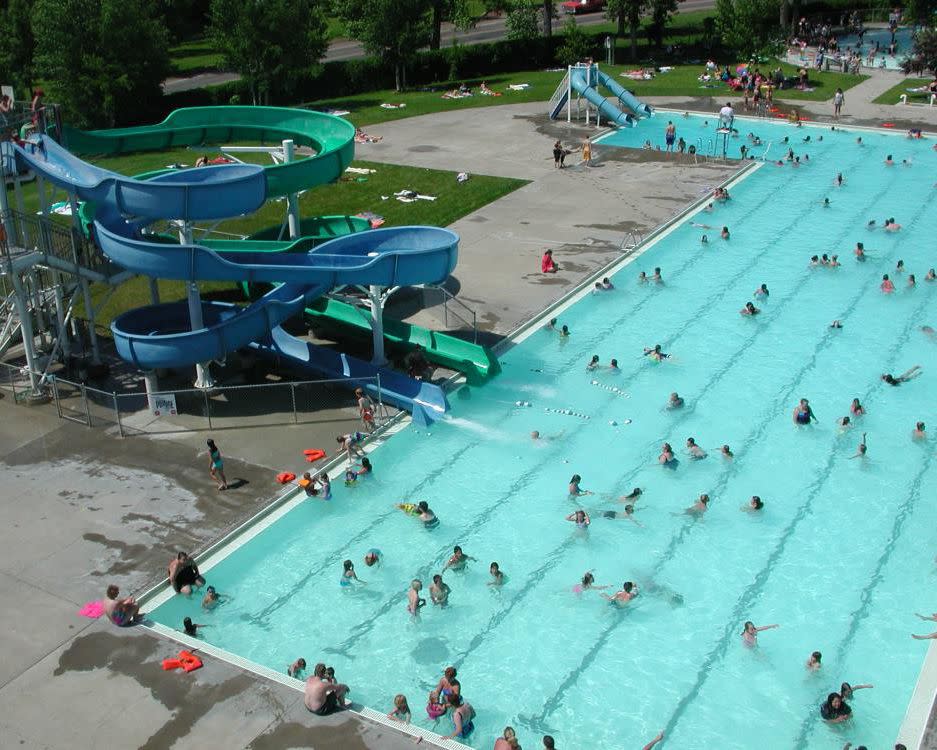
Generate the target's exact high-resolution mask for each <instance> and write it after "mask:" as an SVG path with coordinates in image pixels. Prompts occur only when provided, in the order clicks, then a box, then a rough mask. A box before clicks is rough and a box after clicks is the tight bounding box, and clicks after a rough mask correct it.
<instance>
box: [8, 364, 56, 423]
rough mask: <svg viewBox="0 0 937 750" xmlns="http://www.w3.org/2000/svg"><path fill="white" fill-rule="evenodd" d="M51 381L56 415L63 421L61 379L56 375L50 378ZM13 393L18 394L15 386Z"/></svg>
mask: <svg viewBox="0 0 937 750" xmlns="http://www.w3.org/2000/svg"><path fill="white" fill-rule="evenodd" d="M50 380H51V381H52V398H53V399H54V401H55V413H56V414H57V415H58V417H59V419H61V418H62V404H61V403H60V402H59V379H58V378H57V377H55V375H52V376H51V377H50ZM13 393H14V394H15V393H16V390H15V386H14V391H13ZM13 400H14V402H15V401H16V396H15V395H14V396H13Z"/></svg>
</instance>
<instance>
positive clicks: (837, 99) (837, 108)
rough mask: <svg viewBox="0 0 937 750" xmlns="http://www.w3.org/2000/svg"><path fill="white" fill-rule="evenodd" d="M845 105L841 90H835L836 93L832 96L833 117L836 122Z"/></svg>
mask: <svg viewBox="0 0 937 750" xmlns="http://www.w3.org/2000/svg"><path fill="white" fill-rule="evenodd" d="M845 103H846V96H845V94H843V90H842V89H836V93H835V94H833V117H835V118H836V119H837V120H838V119H839V116H840V114H841V113H842V111H843V105H844V104H845Z"/></svg>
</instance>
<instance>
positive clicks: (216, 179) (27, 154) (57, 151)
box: [14, 135, 267, 221]
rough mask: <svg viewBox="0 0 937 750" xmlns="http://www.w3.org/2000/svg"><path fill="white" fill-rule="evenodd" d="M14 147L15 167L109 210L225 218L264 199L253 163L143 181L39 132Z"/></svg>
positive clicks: (263, 178)
mask: <svg viewBox="0 0 937 750" xmlns="http://www.w3.org/2000/svg"><path fill="white" fill-rule="evenodd" d="M14 149H15V151H16V159H17V164H18V165H19V166H22V165H25V166H27V167H29V168H30V169H32V170H34V171H35V172H36V173H37V174H38V175H39V176H41V177H44V178H45V179H47V180H49V182H52V183H53V184H55V185H58V186H59V187H62V188H64V189H65V190H67V191H69V192H72V193H74V194H75V195H76V196H77V197H78V199H79V200H83V201H92V202H94V203H101V204H107V205H110V206H112V207H113V208H116V209H117V211H116V212H113V211H112V212H111V215H117V214H124V215H130V216H135V217H139V218H141V219H149V220H151V221H152V220H156V219H169V218H171V219H182V220H185V221H200V220H210V219H224V218H228V217H231V216H239V215H240V214H246V213H250V212H251V211H256V210H257V209H258V208H260V206H262V205H263V203H264V201H265V200H266V199H267V181H266V176H265V174H264V169H263V167H260V166H258V165H256V164H223V165H218V166H210V167H202V168H200V169H186V170H181V171H178V172H166V173H163V174H160V175H158V176H157V177H154V178H153V179H152V180H146V181H143V180H135V179H134V178H132V177H125V176H124V175H120V174H117V173H116V172H111V171H110V170H107V169H102V168H101V167H96V166H94V165H93V164H89V163H88V162H86V161H83V160H82V159H79V158H78V157H77V156H75V155H74V154H72V153H71V152H70V151H67V150H66V149H64V148H62V147H61V146H60V145H59V144H58V143H56V142H55V141H54V140H52V139H51V138H49V137H48V136H44V135H36V136H33V140H31V141H30V142H28V143H27V145H26V146H18V145H15V146H14Z"/></svg>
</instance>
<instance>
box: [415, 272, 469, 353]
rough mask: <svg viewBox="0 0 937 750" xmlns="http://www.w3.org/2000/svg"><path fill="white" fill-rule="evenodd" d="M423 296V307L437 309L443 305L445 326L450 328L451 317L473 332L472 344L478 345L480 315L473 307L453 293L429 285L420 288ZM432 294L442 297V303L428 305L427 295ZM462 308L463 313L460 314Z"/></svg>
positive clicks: (443, 288)
mask: <svg viewBox="0 0 937 750" xmlns="http://www.w3.org/2000/svg"><path fill="white" fill-rule="evenodd" d="M420 289H421V290H422V294H423V306H424V307H435V306H436V305H441V306H442V310H443V325H445V326H446V328H447V329H449V328H450V323H449V319H450V317H451V318H452V319H453V321H456V322H458V323H459V324H461V325H462V326H464V327H466V328H468V329H469V330H470V331H471V332H472V343H473V344H477V343H478V314H477V313H476V312H475V310H473V309H472V308H471V307H469V306H468V305H466V304H465V303H464V302H463V301H462V300H460V299H459V298H458V297H456V296H455V295H454V294H453V293H452V292H450V291H449V290H448V289H446V288H445V287H442V286H433V285H431V284H427V285H425V286H422V287H420ZM427 292H430V295H432V294H433V293H434V292H438V293H439V294H440V296H441V297H442V301H441V302H435V303H432V304H427V301H426V293H427ZM460 308H461V310H462V312H461V313H460V312H458V310H459V309H460Z"/></svg>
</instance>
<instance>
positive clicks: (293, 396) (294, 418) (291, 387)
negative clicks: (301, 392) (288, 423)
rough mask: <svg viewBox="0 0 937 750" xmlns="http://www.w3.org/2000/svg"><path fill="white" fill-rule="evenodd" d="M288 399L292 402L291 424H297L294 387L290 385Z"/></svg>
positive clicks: (297, 416)
mask: <svg viewBox="0 0 937 750" xmlns="http://www.w3.org/2000/svg"><path fill="white" fill-rule="evenodd" d="M290 398H291V399H292V401H293V424H299V415H298V414H297V413H296V386H295V384H293V383H290Z"/></svg>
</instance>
